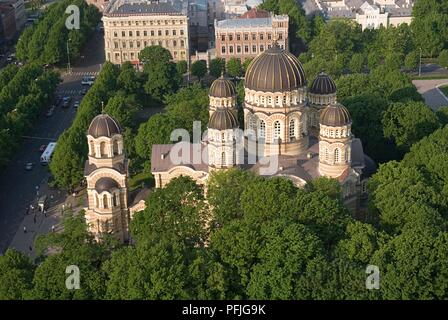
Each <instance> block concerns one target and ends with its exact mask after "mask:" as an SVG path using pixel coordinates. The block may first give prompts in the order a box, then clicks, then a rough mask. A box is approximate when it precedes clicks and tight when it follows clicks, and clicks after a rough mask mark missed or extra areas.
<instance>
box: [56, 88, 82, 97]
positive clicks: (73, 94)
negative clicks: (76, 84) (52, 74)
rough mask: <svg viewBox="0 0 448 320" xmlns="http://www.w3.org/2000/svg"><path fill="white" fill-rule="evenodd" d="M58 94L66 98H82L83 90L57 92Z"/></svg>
mask: <svg viewBox="0 0 448 320" xmlns="http://www.w3.org/2000/svg"><path fill="white" fill-rule="evenodd" d="M56 94H58V95H64V96H80V95H81V90H76V89H69V90H56Z"/></svg>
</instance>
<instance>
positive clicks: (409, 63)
mask: <svg viewBox="0 0 448 320" xmlns="http://www.w3.org/2000/svg"><path fill="white" fill-rule="evenodd" d="M419 62H420V53H419V52H417V51H411V52H409V53H408V54H407V55H406V58H405V59H404V66H405V67H406V68H407V69H409V70H415V69H417V68H418V65H419Z"/></svg>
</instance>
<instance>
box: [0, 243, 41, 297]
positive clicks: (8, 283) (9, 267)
mask: <svg viewBox="0 0 448 320" xmlns="http://www.w3.org/2000/svg"><path fill="white" fill-rule="evenodd" d="M34 269H35V266H34V265H33V263H32V261H31V259H30V258H29V257H27V256H25V255H24V254H23V253H21V252H19V251H16V250H15V249H8V250H6V252H5V254H4V255H2V256H0V300H23V299H27V298H29V297H30V291H31V289H32V280H33V275H34Z"/></svg>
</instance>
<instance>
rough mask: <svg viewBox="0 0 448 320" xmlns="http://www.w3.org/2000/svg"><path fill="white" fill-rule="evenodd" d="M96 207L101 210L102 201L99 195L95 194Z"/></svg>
mask: <svg viewBox="0 0 448 320" xmlns="http://www.w3.org/2000/svg"><path fill="white" fill-rule="evenodd" d="M95 206H96V207H97V208H99V207H100V199H99V198H98V195H97V194H96V193H95Z"/></svg>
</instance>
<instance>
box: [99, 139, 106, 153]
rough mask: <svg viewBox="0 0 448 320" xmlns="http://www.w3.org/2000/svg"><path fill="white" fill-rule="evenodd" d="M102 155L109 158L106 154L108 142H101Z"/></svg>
mask: <svg viewBox="0 0 448 320" xmlns="http://www.w3.org/2000/svg"><path fill="white" fill-rule="evenodd" d="M100 153H101V156H107V153H106V142H101V144H100Z"/></svg>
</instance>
